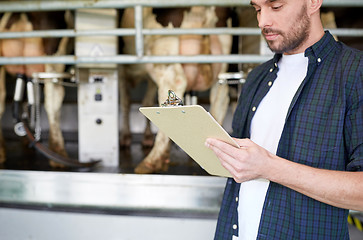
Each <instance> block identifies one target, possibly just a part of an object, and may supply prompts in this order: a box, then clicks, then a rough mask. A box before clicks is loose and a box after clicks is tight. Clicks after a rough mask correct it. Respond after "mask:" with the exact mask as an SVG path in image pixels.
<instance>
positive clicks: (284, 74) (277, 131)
mask: <svg viewBox="0 0 363 240" xmlns="http://www.w3.org/2000/svg"><path fill="white" fill-rule="evenodd" d="M278 67H279V71H278V73H277V78H276V80H275V82H274V83H273V85H272V86H271V88H270V90H269V92H268V93H267V94H266V96H265V97H264V98H263V99H262V101H261V103H260V105H259V106H258V108H257V110H256V113H255V115H254V117H253V119H252V123H251V140H252V141H253V142H255V143H256V144H258V145H260V146H261V147H263V148H265V149H267V150H268V151H269V152H271V153H273V154H276V151H277V147H278V144H279V141H280V137H281V134H282V130H283V128H284V125H285V118H286V115H287V112H288V109H289V106H290V103H291V101H292V99H293V97H294V95H295V93H296V91H297V89H298V88H299V86H300V84H301V82H302V81H303V80H304V78H305V76H306V73H307V67H308V58H307V57H305V56H304V53H300V54H294V55H283V57H282V58H281V59H280V61H279V62H278ZM269 183H270V182H269V181H268V180H266V179H256V180H252V181H248V182H244V183H242V184H241V188H240V193H239V203H238V223H239V237H238V239H239V240H250V239H251V240H252V239H256V237H257V233H258V227H259V223H260V219H261V213H262V208H263V204H264V201H265V197H266V193H267V189H268V186H269ZM234 239H236V238H234Z"/></svg>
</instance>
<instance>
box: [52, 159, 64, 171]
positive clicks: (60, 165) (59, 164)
mask: <svg viewBox="0 0 363 240" xmlns="http://www.w3.org/2000/svg"><path fill="white" fill-rule="evenodd" d="M49 165H50V167H51V168H58V169H63V168H66V166H65V165H63V164H61V163H57V162H55V161H52V160H49Z"/></svg>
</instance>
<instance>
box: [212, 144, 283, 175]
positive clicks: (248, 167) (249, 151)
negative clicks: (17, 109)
mask: <svg viewBox="0 0 363 240" xmlns="http://www.w3.org/2000/svg"><path fill="white" fill-rule="evenodd" d="M235 141H236V142H237V143H238V144H239V145H240V146H241V147H240V148H236V147H234V146H232V145H230V144H228V143H225V142H223V141H219V140H217V139H212V138H208V139H207V140H206V143H205V144H206V146H207V147H208V148H210V149H211V150H213V151H214V153H215V154H216V155H217V157H218V158H219V160H220V161H221V163H222V166H223V167H224V168H226V169H227V170H228V171H229V172H230V173H231V174H232V176H233V178H234V180H235V181H236V182H245V181H249V180H252V179H256V178H266V179H268V176H267V171H268V169H269V165H270V164H271V161H272V160H273V158H274V157H276V156H275V155H274V154H272V153H270V152H268V151H267V150H266V149H264V148H262V147H260V146H259V145H257V144H255V143H254V142H252V141H251V140H250V139H236V138H235Z"/></svg>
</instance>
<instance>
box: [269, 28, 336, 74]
mask: <svg viewBox="0 0 363 240" xmlns="http://www.w3.org/2000/svg"><path fill="white" fill-rule="evenodd" d="M335 42H336V41H335V39H334V37H333V36H332V35H331V34H330V32H329V31H325V33H324V35H323V37H322V38H321V39H320V40H319V41H318V42H316V43H315V44H314V45H312V46H311V47H309V48H307V49H306V50H305V57H308V58H309V62H315V63H317V64H320V63H321V62H322V61H323V60H324V59H325V58H326V56H327V55H328V54H329V53H330V52H331V51H332V50H333V48H334V46H335V45H334V43H335ZM281 57H282V54H281V53H276V54H275V55H274V58H273V59H272V64H273V66H272V68H274V69H275V68H277V63H278V62H279V60H280V58H281Z"/></svg>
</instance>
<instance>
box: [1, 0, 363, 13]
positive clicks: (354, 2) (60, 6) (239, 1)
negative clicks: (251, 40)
mask: <svg viewBox="0 0 363 240" xmlns="http://www.w3.org/2000/svg"><path fill="white" fill-rule="evenodd" d="M135 5H140V6H152V7H184V6H197V5H205V6H249V5H250V0H223V1H221V0H197V1H195V0H184V1H170V0H133V1H130V0H76V1H73V0H64V1H7V2H1V3H0V9H1V12H26V11H29V12H30V11H60V10H66V9H70V10H75V9H80V8H127V7H134V6H135ZM323 6H325V7H363V1H361V0H344V1H342V0H324V2H323Z"/></svg>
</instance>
